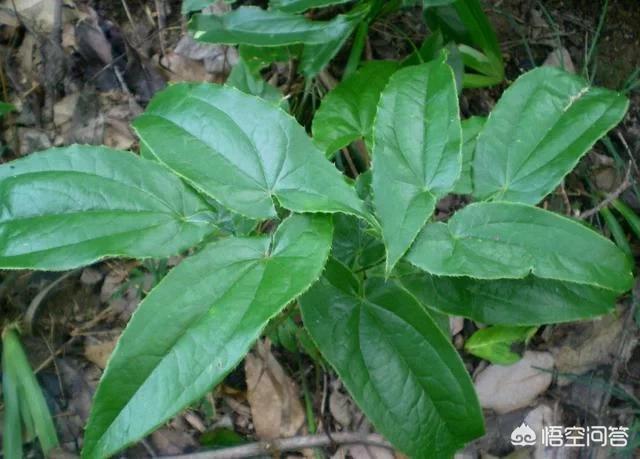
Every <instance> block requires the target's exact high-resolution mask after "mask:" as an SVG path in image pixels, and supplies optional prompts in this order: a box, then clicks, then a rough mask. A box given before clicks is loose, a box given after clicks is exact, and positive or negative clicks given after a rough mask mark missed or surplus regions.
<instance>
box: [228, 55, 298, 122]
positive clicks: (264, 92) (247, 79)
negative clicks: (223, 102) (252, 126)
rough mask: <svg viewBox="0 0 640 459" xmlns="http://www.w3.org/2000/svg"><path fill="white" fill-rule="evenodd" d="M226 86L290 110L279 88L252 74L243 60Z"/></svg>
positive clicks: (230, 75)
mask: <svg viewBox="0 0 640 459" xmlns="http://www.w3.org/2000/svg"><path fill="white" fill-rule="evenodd" d="M226 84H227V85H229V86H233V87H234V88H238V89H239V90H240V91H242V92H244V93H246V94H250V95H253V96H258V97H260V98H262V99H264V100H266V101H268V102H271V103H273V104H275V105H278V106H280V107H281V108H282V109H283V110H287V109H288V105H289V104H288V103H287V101H286V100H285V98H284V95H283V94H282V92H280V90H279V89H278V88H276V87H275V86H272V85H270V84H269V83H267V82H266V81H264V80H263V79H262V77H261V76H260V73H259V72H255V73H254V72H252V71H251V69H250V68H249V66H248V65H247V64H246V63H245V62H244V60H243V59H242V58H240V59H239V60H238V62H237V63H236V65H234V66H233V68H232V69H231V73H229V77H228V78H227V81H226Z"/></svg>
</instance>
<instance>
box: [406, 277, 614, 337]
mask: <svg viewBox="0 0 640 459" xmlns="http://www.w3.org/2000/svg"><path fill="white" fill-rule="evenodd" d="M399 280H400V282H401V284H402V286H403V287H405V288H406V289H408V290H409V291H410V292H411V293H412V294H413V295H415V296H416V298H418V299H419V300H420V301H421V302H422V304H424V305H426V306H428V307H430V308H432V309H435V310H437V311H441V312H443V313H446V314H451V315H455V316H463V317H467V318H469V319H472V320H474V321H476V322H480V323H484V324H503V325H542V324H550V323H558V322H571V321H575V320H581V319H586V318H589V317H596V316H599V315H602V314H607V313H609V312H611V311H613V309H614V307H615V301H616V297H617V293H616V292H613V291H611V290H605V289H601V288H597V287H591V286H589V285H582V284H573V283H567V282H561V281H556V280H550V279H540V278H538V277H535V276H528V277H526V278H524V279H499V280H480V279H473V278H470V277H444V276H434V275H431V274H428V273H425V272H416V271H415V268H414V269H413V270H409V271H408V272H405V273H403V274H401V275H399Z"/></svg>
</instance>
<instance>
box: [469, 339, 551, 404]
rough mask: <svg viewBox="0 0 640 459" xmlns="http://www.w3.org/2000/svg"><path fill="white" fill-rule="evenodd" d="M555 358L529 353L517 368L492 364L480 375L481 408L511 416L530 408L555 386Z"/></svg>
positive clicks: (544, 353)
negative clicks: (552, 383) (533, 402)
mask: <svg viewBox="0 0 640 459" xmlns="http://www.w3.org/2000/svg"><path fill="white" fill-rule="evenodd" d="M552 369H553V356H552V355H551V354H550V353H548V352H533V351H527V352H525V353H524V356H523V357H522V359H521V360H519V361H518V362H516V363H514V364H513V365H508V366H504V365H489V366H488V367H487V368H485V369H484V370H483V371H481V372H480V373H479V374H478V375H477V376H476V381H475V388H476V392H477V393H478V398H479V400H480V406H482V407H483V408H487V409H491V410H494V411H496V412H497V413H508V412H510V411H514V410H517V409H518V408H523V407H525V406H527V405H529V404H530V403H531V402H532V401H533V400H535V398H536V397H537V396H538V395H540V394H541V393H542V392H544V391H545V390H547V388H548V387H549V385H550V384H551V379H552V375H551V370H552Z"/></svg>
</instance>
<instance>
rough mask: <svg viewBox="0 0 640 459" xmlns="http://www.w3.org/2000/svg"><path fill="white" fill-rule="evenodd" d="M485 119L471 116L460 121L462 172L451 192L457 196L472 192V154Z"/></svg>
mask: <svg viewBox="0 0 640 459" xmlns="http://www.w3.org/2000/svg"><path fill="white" fill-rule="evenodd" d="M486 121H487V118H485V117H484V116H472V117H471V118H468V119H466V120H462V123H461V124H462V172H461V173H460V178H459V179H458V181H457V182H456V185H455V187H454V188H453V192H454V193H457V194H471V193H472V192H473V182H472V179H471V164H472V163H473V153H474V152H475V150H476V143H477V141H478V134H480V131H482V128H483V127H484V123H485V122H486Z"/></svg>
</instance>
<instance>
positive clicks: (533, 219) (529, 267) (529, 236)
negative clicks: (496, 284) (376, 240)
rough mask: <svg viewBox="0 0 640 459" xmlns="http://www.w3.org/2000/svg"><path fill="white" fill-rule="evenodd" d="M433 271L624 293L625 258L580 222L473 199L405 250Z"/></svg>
mask: <svg viewBox="0 0 640 459" xmlns="http://www.w3.org/2000/svg"><path fill="white" fill-rule="evenodd" d="M407 260H408V261H410V262H411V263H412V264H414V265H415V266H417V267H418V268H420V269H422V270H424V271H426V272H428V273H431V274H436V275H443V276H469V277H473V278H477V279H500V278H510V279H518V278H524V277H526V276H528V275H529V274H533V275H534V276H536V277H540V278H543V279H556V280H562V281H565V282H575V283H578V284H585V285H592V286H595V287H600V288H605V289H609V290H613V291H615V292H619V293H620V292H625V291H627V290H629V289H630V288H631V286H632V284H633V276H632V274H631V268H632V265H631V262H630V261H629V259H628V257H627V256H626V255H625V254H624V252H622V251H621V250H620V249H618V248H617V247H616V246H615V244H613V243H612V242H611V241H610V240H608V239H605V238H604V237H602V236H601V235H600V234H598V233H596V232H595V231H593V230H591V229H589V228H587V227H586V226H583V225H582V224H580V223H578V222H575V221H573V220H569V219H568V218H565V217H562V216H560V215H558V214H554V213H552V212H548V211H546V210H543V209H540V208H537V207H532V206H528V205H524V204H516V203H504V202H496V203H476V204H471V205H469V206H467V207H465V208H464V209H463V210H461V211H458V212H457V213H456V214H455V215H454V216H453V217H452V218H451V219H450V220H449V221H448V223H432V224H429V225H427V226H426V227H425V228H424V230H423V231H422V232H421V233H420V236H418V238H417V239H416V242H415V244H414V245H413V247H412V248H411V250H410V251H409V253H408V254H407Z"/></svg>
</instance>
